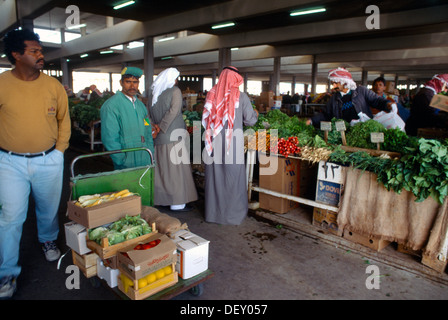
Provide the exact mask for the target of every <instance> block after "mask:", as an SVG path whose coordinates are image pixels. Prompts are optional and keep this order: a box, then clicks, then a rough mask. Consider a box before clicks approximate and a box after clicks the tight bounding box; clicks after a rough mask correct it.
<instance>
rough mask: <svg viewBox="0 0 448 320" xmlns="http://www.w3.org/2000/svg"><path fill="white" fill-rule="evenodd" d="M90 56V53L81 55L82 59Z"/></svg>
mask: <svg viewBox="0 0 448 320" xmlns="http://www.w3.org/2000/svg"><path fill="white" fill-rule="evenodd" d="M88 56H89V54H88V53H84V54H82V55H80V57H81V58H85V57H88Z"/></svg>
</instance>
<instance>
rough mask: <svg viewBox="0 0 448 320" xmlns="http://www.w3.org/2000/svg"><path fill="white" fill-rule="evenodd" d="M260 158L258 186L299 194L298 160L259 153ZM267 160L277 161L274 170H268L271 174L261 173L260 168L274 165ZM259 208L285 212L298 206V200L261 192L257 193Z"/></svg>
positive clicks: (289, 193) (294, 194)
mask: <svg viewBox="0 0 448 320" xmlns="http://www.w3.org/2000/svg"><path fill="white" fill-rule="evenodd" d="M259 160H260V178H259V185H260V188H264V189H269V190H272V191H276V192H280V193H282V194H288V195H293V196H298V194H299V182H300V160H299V159H292V158H284V157H277V156H274V155H271V156H270V157H268V156H266V155H265V154H262V153H259ZM269 161H277V163H278V166H277V170H276V171H275V172H269V173H273V174H262V171H261V170H262V169H263V168H265V169H266V171H267V170H268V169H267V168H268V167H269V166H271V168H274V167H275V165H272V163H271V164H270V163H269ZM259 202H260V208H262V209H266V210H270V211H273V212H277V213H285V212H288V211H290V210H292V209H295V208H297V207H298V202H295V201H291V200H287V199H282V198H279V197H274V196H272V195H269V194H266V193H261V192H260V195H259Z"/></svg>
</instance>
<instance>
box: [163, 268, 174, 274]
mask: <svg viewBox="0 0 448 320" xmlns="http://www.w3.org/2000/svg"><path fill="white" fill-rule="evenodd" d="M172 271H173V269H172V267H171V266H166V267H165V268H163V272H164V273H165V275H166V276H167V275H169V274H171V272H172Z"/></svg>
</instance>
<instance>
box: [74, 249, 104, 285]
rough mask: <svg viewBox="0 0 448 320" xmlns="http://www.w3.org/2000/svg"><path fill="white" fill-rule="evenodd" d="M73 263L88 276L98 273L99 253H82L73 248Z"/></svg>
mask: <svg viewBox="0 0 448 320" xmlns="http://www.w3.org/2000/svg"><path fill="white" fill-rule="evenodd" d="M72 258H73V263H74V264H75V265H76V266H77V267H78V268H79V270H81V271H82V273H83V274H84V276H86V278H91V277H93V276H96V275H97V267H96V262H97V258H98V255H97V254H96V253H94V252H90V253H87V254H83V255H80V254H78V253H77V252H75V251H74V250H72Z"/></svg>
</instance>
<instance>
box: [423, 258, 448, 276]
mask: <svg viewBox="0 0 448 320" xmlns="http://www.w3.org/2000/svg"><path fill="white" fill-rule="evenodd" d="M447 263H448V261H446V260H445V261H441V260H439V259H437V258H431V257H429V256H428V255H425V254H423V256H422V264H424V265H425V266H427V267H429V268H431V269H433V270H436V271H437V272H440V273H442V272H444V271H445V269H446V265H447Z"/></svg>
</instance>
